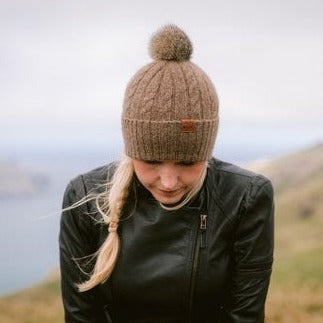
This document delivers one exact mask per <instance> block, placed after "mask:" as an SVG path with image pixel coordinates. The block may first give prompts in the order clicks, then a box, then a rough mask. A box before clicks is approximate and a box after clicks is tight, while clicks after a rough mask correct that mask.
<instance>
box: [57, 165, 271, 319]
mask: <svg viewBox="0 0 323 323" xmlns="http://www.w3.org/2000/svg"><path fill="white" fill-rule="evenodd" d="M111 169H113V166H111V165H110V166H109V165H108V166H104V167H101V168H98V169H95V170H93V171H91V172H89V173H86V174H84V175H80V176H78V177H76V178H75V179H74V180H72V181H71V182H70V183H69V185H68V187H67V189H66V191H65V195H64V202H63V207H67V206H69V205H71V204H72V203H74V202H76V201H77V200H79V199H81V198H82V197H83V196H85V195H86V194H88V193H89V192H90V191H93V190H94V191H95V190H99V189H98V188H97V184H100V183H104V182H105V180H106V178H107V176H108V173H109V170H111ZM94 219H100V215H99V214H98V212H97V211H96V208H95V205H94V202H88V203H86V204H85V205H82V206H80V207H78V208H75V209H72V210H70V211H65V212H64V213H63V215H62V218H61V230H60V262H61V274H62V281H61V282H62V296H63V303H64V308H65V320H66V322H113V323H119V322H133V323H134V322H136V323H137V322H138V323H139V322H141V323H143V322H145V323H148V322H153V323H158V322H163V323H166V322H168V323H170V322H185V323H186V322H198V323H203V322H205V323H206V322H212V323H213V322H221V323H224V322H237V323H238V322H239V323H247V322H250V323H251V322H263V321H264V303H265V299H266V294H267V289H268V285H269V280H270V274H271V267H272V261H273V188H272V185H271V183H270V181H269V180H268V179H266V178H265V177H263V176H261V175H256V174H254V173H252V172H249V171H246V170H243V169H241V168H239V167H237V166H234V165H231V164H228V163H224V162H222V161H219V160H216V159H212V160H211V161H210V162H209V166H208V173H207V178H206V181H205V183H204V187H203V189H202V190H201V192H200V193H199V194H198V196H197V197H196V198H195V200H194V201H192V202H191V203H190V204H189V205H187V206H185V207H183V208H181V209H179V210H177V211H165V210H164V209H162V208H161V207H160V206H159V204H158V203H157V202H156V201H155V200H154V198H153V197H152V195H151V194H150V193H149V192H148V191H147V190H146V189H144V188H143V187H142V186H141V185H140V184H138V182H136V181H134V187H133V189H132V192H131V194H130V196H129V198H128V202H127V204H126V206H125V208H124V211H123V216H122V221H121V223H120V226H119V228H118V232H119V235H120V239H121V251H120V254H119V257H118V261H117V264H116V267H115V269H114V271H113V274H112V276H111V278H110V279H109V280H108V281H107V282H106V283H104V284H101V285H100V286H98V287H96V288H94V289H92V290H90V291H88V292H84V293H79V292H78V291H77V289H76V287H75V285H74V283H76V282H80V281H82V280H85V279H86V278H87V276H86V275H85V274H84V273H82V271H81V270H80V269H79V266H82V268H83V269H85V270H88V271H89V270H90V269H91V268H92V267H91V266H92V263H91V262H90V259H89V258H83V259H80V258H81V257H84V256H88V255H91V254H93V253H94V252H95V251H97V249H98V248H99V246H100V245H101V244H102V242H103V241H104V240H105V239H106V236H107V226H106V225H105V224H100V223H97V222H96V221H95V220H94ZM75 258H78V260H76V259H75Z"/></svg>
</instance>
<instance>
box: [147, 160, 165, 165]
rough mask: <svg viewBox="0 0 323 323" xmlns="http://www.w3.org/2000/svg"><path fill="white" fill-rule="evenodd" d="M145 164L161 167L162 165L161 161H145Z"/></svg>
mask: <svg viewBox="0 0 323 323" xmlns="http://www.w3.org/2000/svg"><path fill="white" fill-rule="evenodd" d="M143 162H144V163H145V164H149V165H159V164H161V163H162V162H161V161H158V160H144V161H143Z"/></svg>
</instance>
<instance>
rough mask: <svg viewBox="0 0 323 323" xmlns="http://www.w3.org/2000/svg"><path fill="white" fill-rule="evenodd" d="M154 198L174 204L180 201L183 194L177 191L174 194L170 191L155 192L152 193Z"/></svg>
mask: <svg viewBox="0 0 323 323" xmlns="http://www.w3.org/2000/svg"><path fill="white" fill-rule="evenodd" d="M153 196H154V198H155V199H156V200H157V201H158V202H159V203H162V204H164V205H169V206H171V205H174V204H177V203H178V202H180V201H181V200H182V198H183V196H184V193H182V192H178V193H176V194H170V193H155V194H153Z"/></svg>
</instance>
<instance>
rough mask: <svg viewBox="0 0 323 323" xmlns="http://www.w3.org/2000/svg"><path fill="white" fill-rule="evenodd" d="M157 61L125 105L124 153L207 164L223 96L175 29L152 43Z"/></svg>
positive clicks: (137, 80)
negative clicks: (193, 61)
mask: <svg viewBox="0 0 323 323" xmlns="http://www.w3.org/2000/svg"><path fill="white" fill-rule="evenodd" d="M149 49H150V55H151V57H152V58H153V59H154V61H153V62H152V63H150V64H148V65H146V66H144V67H143V68H141V69H140V70H139V71H138V72H137V73H136V74H135V75H134V77H133V78H132V79H131V80H130V82H129V84H128V86H127V89H126V92H125V98H124V103H123V113H122V130H123V138H124V143H125V153H126V155H128V156H129V157H131V158H134V159H140V160H154V161H164V160H174V161H203V160H208V159H209V158H210V157H211V156H212V150H213V146H214V142H215V138H216V134H217V130H218V98H217V95H216V92H215V88H214V86H213V84H212V82H211V81H210V79H209V78H208V77H207V75H206V74H205V73H204V72H203V71H202V70H201V69H200V68H199V67H198V66H197V65H195V64H193V63H192V62H190V56H191V54H192V44H191V42H190V40H189V38H188V37H187V35H186V34H185V33H184V32H183V31H182V30H181V29H179V28H178V27H177V26H175V25H167V26H165V27H164V28H162V29H161V30H159V31H157V32H156V33H155V34H154V35H153V37H152V39H151V41H150V48H149Z"/></svg>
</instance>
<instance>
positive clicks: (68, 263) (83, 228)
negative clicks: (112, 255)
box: [59, 176, 96, 323]
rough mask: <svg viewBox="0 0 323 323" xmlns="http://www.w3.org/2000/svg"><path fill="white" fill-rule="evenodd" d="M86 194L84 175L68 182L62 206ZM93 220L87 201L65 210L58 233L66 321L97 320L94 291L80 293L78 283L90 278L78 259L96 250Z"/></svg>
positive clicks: (69, 204) (68, 204)
mask: <svg viewBox="0 0 323 323" xmlns="http://www.w3.org/2000/svg"><path fill="white" fill-rule="evenodd" d="M84 195H85V191H84V185H83V181H82V177H81V176H79V177H77V178H76V179H74V180H73V181H72V182H70V183H69V185H68V186H67V188H66V190H65V193H64V198H63V209H64V208H67V207H69V206H71V205H72V204H73V203H75V202H77V201H78V200H80V199H81V198H82V197H83V196H84ZM90 231H91V222H90V216H88V214H87V207H86V205H85V204H83V205H81V206H79V207H76V208H73V209H71V210H66V211H63V213H62V216H61V223H60V233H59V251H60V269H61V288H62V298H63V305H64V311H65V322H73V323H74V322H75V323H76V322H87V323H90V322H96V320H95V316H94V315H93V311H94V306H93V304H94V290H90V291H88V292H82V293H80V292H79V291H78V290H77V287H76V285H75V284H76V283H80V282H82V281H84V280H87V279H88V276H87V275H86V274H85V273H82V271H81V270H80V268H79V267H78V265H79V264H78V263H77V258H81V257H86V256H89V255H91V254H92V253H93V252H95V251H96V250H94V248H93V242H92V241H91V232H90Z"/></svg>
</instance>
